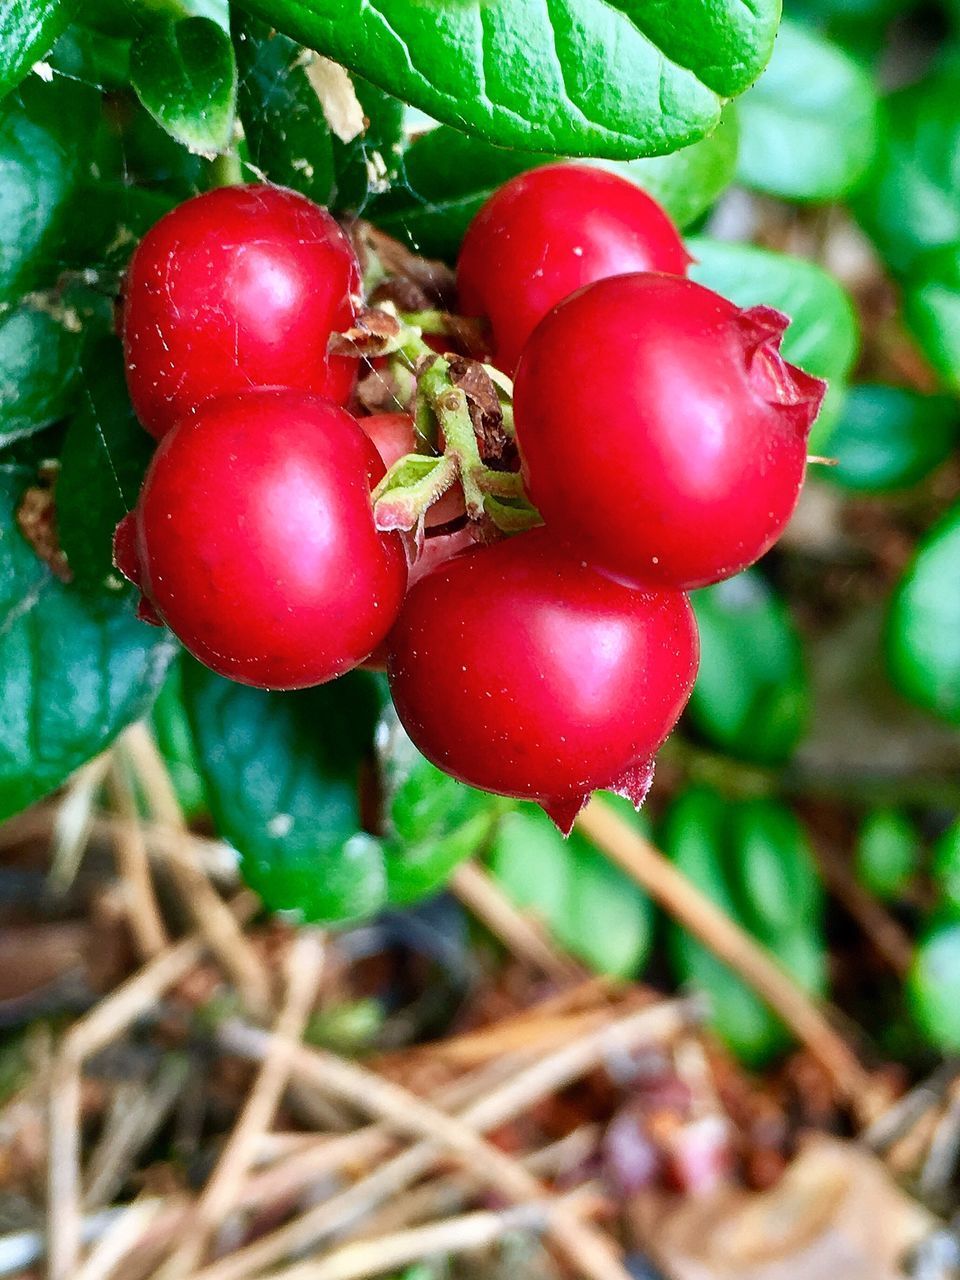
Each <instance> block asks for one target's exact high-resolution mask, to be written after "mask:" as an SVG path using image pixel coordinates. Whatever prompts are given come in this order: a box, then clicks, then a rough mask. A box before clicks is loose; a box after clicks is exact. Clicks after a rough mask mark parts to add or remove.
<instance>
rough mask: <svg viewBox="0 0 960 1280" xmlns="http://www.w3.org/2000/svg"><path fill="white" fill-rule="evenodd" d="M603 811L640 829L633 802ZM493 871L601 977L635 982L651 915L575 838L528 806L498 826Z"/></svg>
mask: <svg viewBox="0 0 960 1280" xmlns="http://www.w3.org/2000/svg"><path fill="white" fill-rule="evenodd" d="M599 803H602V804H614V805H617V807H618V809H622V811H623V813H624V816H625V817H627V815H629V817H628V821H632V822H637V821H639V822H641V823H643V825H644V829H646V824H645V822H644V820H643V819H642V818H638V815H637V814H636V813H635V812H634V810H633V806H632V805H630V803H629V802H628V801H620V800H619V798H618V797H615V796H614V797H607V796H605V797H604V798H603V800H602V801H600V802H599ZM490 859H491V864H490V865H491V870H492V871H493V874H494V875H495V876H496V878H497V880H499V882H500V884H501V885H502V887H503V888H504V890H505V891H506V893H507V895H508V896H509V897H510V898H511V899H512V900H513V902H515V903H516V905H517V906H519V907H522V908H523V909H524V910H526V911H529V912H531V913H532V914H533V915H535V916H537V917H539V918H540V919H541V920H542V921H543V923H544V924H545V925H546V927H547V929H548V930H549V931H550V933H552V934H553V936H554V937H555V938H556V939H557V940H558V942H560V943H561V944H562V945H563V946H564V947H565V948H566V949H567V950H569V951H571V952H572V953H573V954H574V955H575V956H577V957H578V958H579V959H581V960H583V961H584V962H585V963H586V964H588V965H589V966H590V967H591V968H592V969H594V970H596V972H598V973H608V974H612V975H613V976H615V977H619V978H631V977H635V976H636V974H637V973H638V972H639V970H640V969H641V968H642V967H643V965H644V963H645V961H646V959H647V956H648V955H649V953H650V947H651V943H652V940H653V908H652V904H651V902H650V899H649V898H648V897H647V896H646V894H645V893H643V891H642V890H641V889H639V888H638V887H637V885H636V884H634V882H633V881H632V880H630V879H628V878H627V876H626V875H625V874H624V873H623V872H622V871H621V870H620V869H619V868H618V867H615V866H614V865H613V863H611V862H610V860H609V859H608V858H607V857H605V856H604V855H603V854H602V853H600V851H599V850H598V849H596V848H595V847H594V846H593V845H592V844H591V843H590V842H589V841H588V840H587V839H585V837H584V836H582V835H581V834H580V833H579V832H578V831H576V830H574V832H573V833H572V834H571V835H570V836H569V837H568V838H566V839H565V838H564V837H563V836H562V835H561V834H560V832H559V831H558V830H557V828H556V827H555V825H554V824H553V822H551V820H550V819H549V818H548V817H547V816H546V814H545V813H544V812H543V811H542V809H539V808H537V807H536V806H534V805H523V806H521V807H520V808H518V809H516V810H515V811H514V812H513V813H510V814H507V816H506V817H505V818H503V820H502V821H501V824H500V826H499V828H498V830H497V834H496V837H495V839H494V841H493V845H492V848H491V853H490Z"/></svg>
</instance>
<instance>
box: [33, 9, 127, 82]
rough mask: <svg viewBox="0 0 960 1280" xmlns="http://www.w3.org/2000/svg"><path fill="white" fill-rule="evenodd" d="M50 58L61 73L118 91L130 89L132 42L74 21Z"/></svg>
mask: <svg viewBox="0 0 960 1280" xmlns="http://www.w3.org/2000/svg"><path fill="white" fill-rule="evenodd" d="M47 61H48V62H49V64H50V66H51V67H53V69H54V71H55V72H56V73H57V74H59V75H62V76H69V77H70V78H71V79H73V80H85V81H87V83H89V84H95V85H97V86H98V87H99V88H101V89H108V90H111V91H112V92H118V91H119V90H124V89H126V88H127V86H128V82H129V79H130V41H129V40H123V39H117V38H116V37H112V36H109V35H104V34H102V33H101V32H99V31H91V30H90V29H89V28H88V27H85V26H82V25H81V24H80V23H79V22H73V23H71V24H70V26H69V27H68V28H67V29H66V31H64V33H63V35H62V36H61V37H60V39H59V40H58V41H57V43H56V44H55V45H54V47H53V49H52V50H51V52H50V56H49V57H48V58H47Z"/></svg>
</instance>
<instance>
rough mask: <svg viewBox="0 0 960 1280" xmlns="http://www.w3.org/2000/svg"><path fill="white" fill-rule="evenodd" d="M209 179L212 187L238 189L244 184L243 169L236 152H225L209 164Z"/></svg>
mask: <svg viewBox="0 0 960 1280" xmlns="http://www.w3.org/2000/svg"><path fill="white" fill-rule="evenodd" d="M207 179H208V181H209V185H210V186H211V187H237V186H239V185H240V183H241V182H243V169H242V167H241V165H240V157H239V155H238V154H237V152H236V151H233V150H231V151H224V152H222V153H221V154H220V155H218V156H214V157H213V159H212V160H210V161H208V162H207Z"/></svg>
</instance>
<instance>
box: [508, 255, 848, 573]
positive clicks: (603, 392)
mask: <svg viewBox="0 0 960 1280" xmlns="http://www.w3.org/2000/svg"><path fill="white" fill-rule="evenodd" d="M788 323H789V321H788V320H787V317H786V316H783V315H781V314H780V313H779V312H778V311H774V310H772V308H770V307H752V308H750V309H749V310H747V311H741V310H740V309H739V308H738V307H736V306H734V304H733V303H732V302H728V301H727V300H726V299H725V298H721V297H720V296H719V295H718V294H715V293H712V292H711V291H710V290H709V289H704V288H703V286H702V285H699V284H694V283H693V281H691V280H685V279H681V278H679V277H677V276H667V275H654V274H644V275H633V276H621V277H619V278H618V279H615V280H605V281H602V282H600V283H599V284H594V285H591V286H590V287H589V288H587V289H584V290H582V291H581V292H580V293H578V294H577V295H576V296H575V297H573V298H569V299H568V300H567V301H566V302H564V303H562V304H561V305H560V306H559V307H557V308H556V310H555V311H553V312H552V313H551V315H550V316H548V317H547V319H546V320H544V321H543V323H542V324H541V325H540V326H539V328H538V329H537V331H536V333H535V334H534V335H533V337H532V338H531V339H530V342H529V343H528V344H527V347H526V349H525V351H524V354H523V359H522V360H521V362H520V368H519V370H518V372H517V381H516V394H515V400H514V412H515V419H516V430H517V441H518V444H519V447H520V455H521V458H522V461H523V474H524V479H525V482H526V485H527V491H528V493H529V495H530V498H531V501H532V502H533V503H534V504H535V505H536V506H537V507H538V509H539V510H540V513H541V514H542V515H543V517H544V519H545V520H546V522H547V524H548V525H551V526H553V527H554V528H555V529H556V530H557V531H558V532H562V535H563V536H564V537H565V538H569V539H570V540H571V541H575V542H576V545H577V547H578V549H580V550H582V552H583V555H584V556H585V557H587V558H588V559H589V560H591V561H593V562H595V563H597V564H601V565H603V566H604V567H605V568H607V569H609V570H611V571H613V572H616V573H619V574H622V575H623V576H624V577H626V578H628V579H629V580H631V581H635V582H651V581H655V582H665V583H669V584H671V585H673V586H678V587H683V588H690V587H698V586H703V585H705V584H706V583H709V582H716V581H718V580H719V579H721V578H726V577H729V576H730V575H731V574H734V573H737V572H738V571H739V570H740V569H743V568H745V567H746V566H747V565H749V564H752V563H753V561H754V560H756V559H757V558H758V557H759V556H761V555H763V553H764V552H765V551H766V550H767V549H768V548H769V547H770V546H772V544H773V543H774V542H775V541H776V539H777V538H778V537H779V535H780V533H781V532H782V531H783V528H784V526H785V525H786V523H787V521H788V520H789V518H790V516H791V514H792V512H793V509H794V507H795V506H796V503H797V498H798V496H799V493H800V486H801V484H802V483H803V475H804V468H805V465H806V453H807V437H808V435H809V432H810V427H811V425H812V423H813V420H814V418H815V417H816V415H817V412H818V410H819V408H820V403H821V401H822V399H823V394H824V390H825V385H826V384H825V383H824V382H822V381H821V380H820V379H819V378H814V377H812V376H811V375H809V374H806V373H804V372H803V371H802V370H800V369H797V368H795V367H794V366H793V365H791V364H787V362H786V361H785V360H784V359H783V357H782V356H781V355H780V352H779V346H780V341H781V338H782V336H783V332H784V330H785V329H786V327H787V325H788Z"/></svg>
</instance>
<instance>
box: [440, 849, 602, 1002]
mask: <svg viewBox="0 0 960 1280" xmlns="http://www.w3.org/2000/svg"><path fill="white" fill-rule="evenodd" d="M450 887H451V889H452V890H453V892H454V893H455V894H456V895H457V897H458V898H459V899H460V901H461V902H462V903H463V904H464V906H466V907H468V908H469V909H470V910H471V911H472V912H473V913H474V915H475V916H477V917H478V919H480V920H482V921H483V923H484V924H485V925H486V926H487V928H488V929H489V930H490V932H491V933H492V934H493V935H494V936H495V937H497V938H499V939H500V941H501V942H502V943H503V944H504V945H505V946H506V947H507V948H508V949H509V950H510V951H512V952H513V954H514V955H516V956H518V957H519V958H520V959H521V960H525V961H526V962H527V963H528V964H531V965H533V967H534V968H536V969H539V970H540V971H541V972H542V973H544V974H546V976H547V977H548V978H552V979H553V981H555V982H558V983H561V984H564V985H565V984H567V983H570V982H578V981H580V980H581V979H582V978H583V969H582V967H581V966H580V965H578V964H577V962H576V961H575V960H573V959H572V958H571V957H570V956H568V955H566V954H565V953H564V952H562V951H559V950H558V949H557V948H556V947H555V946H554V945H553V944H552V943H551V942H550V940H549V938H548V937H547V935H546V934H545V933H544V931H543V929H542V928H541V927H540V926H539V925H538V924H537V923H536V922H535V921H533V920H531V919H530V917H529V916H526V915H524V914H523V913H522V912H521V911H518V910H517V908H516V907H515V906H514V905H513V903H512V902H511V901H510V900H509V899H508V898H507V896H506V895H505V894H504V892H503V890H502V889H501V888H500V887H499V886H498V885H497V883H496V881H495V880H494V879H493V877H492V876H490V875H488V874H487V872H485V871H483V870H482V869H481V868H480V867H478V866H477V865H476V863H474V862H464V863H463V864H462V865H461V866H459V867H458V868H457V870H456V871H455V872H454V873H453V876H452V878H451V880H450Z"/></svg>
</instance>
